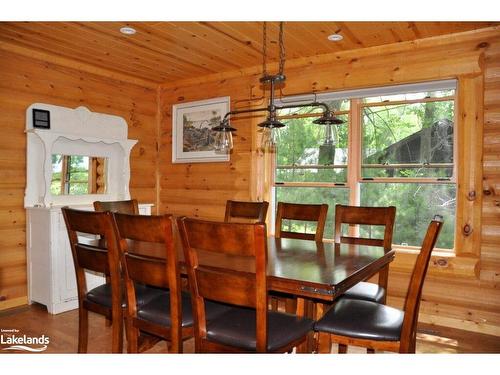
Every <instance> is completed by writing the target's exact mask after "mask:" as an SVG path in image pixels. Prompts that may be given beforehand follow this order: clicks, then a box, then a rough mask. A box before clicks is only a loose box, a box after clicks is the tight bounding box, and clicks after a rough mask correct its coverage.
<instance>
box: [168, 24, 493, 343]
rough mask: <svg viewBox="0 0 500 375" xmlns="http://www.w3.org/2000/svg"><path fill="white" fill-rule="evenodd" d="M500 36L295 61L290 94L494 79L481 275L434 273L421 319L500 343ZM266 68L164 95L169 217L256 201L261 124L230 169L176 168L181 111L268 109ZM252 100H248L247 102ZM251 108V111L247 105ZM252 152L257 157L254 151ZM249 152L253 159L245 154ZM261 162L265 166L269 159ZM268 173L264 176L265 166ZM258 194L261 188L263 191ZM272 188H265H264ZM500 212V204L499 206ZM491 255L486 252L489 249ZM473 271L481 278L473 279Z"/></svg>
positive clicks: (400, 271) (401, 274) (246, 123)
mask: <svg viewBox="0 0 500 375" xmlns="http://www.w3.org/2000/svg"><path fill="white" fill-rule="evenodd" d="M498 61H500V34H499V32H498V30H493V31H492V30H490V32H486V33H485V34H484V35H481V33H477V34H474V35H473V34H468V35H464V36H460V37H450V38H438V39H433V40H418V41H416V42H415V43H412V44H408V43H402V44H401V45H397V44H393V45H390V46H387V47H376V48H371V49H362V50H358V51H356V52H355V53H349V52H336V53H335V54H333V55H328V56H327V55H325V56H315V57H312V58H310V59H307V58H302V59H299V60H291V61H288V62H287V68H286V75H287V83H286V86H285V87H284V89H283V92H284V93H286V94H295V93H304V92H310V91H311V90H313V91H317V92H321V91H335V90H342V89H351V88H363V87H373V86H383V85H391V84H398V83H410V82H420V81H428V80H438V79H447V78H456V77H461V76H463V77H470V76H484V134H483V136H484V148H483V160H484V162H483V168H482V170H483V173H484V176H483V177H484V186H485V188H484V189H485V191H489V192H490V193H489V194H488V193H486V194H483V200H482V208H483V209H482V211H483V215H482V216H483V222H482V228H480V229H479V230H480V231H481V235H482V237H481V241H480V244H481V258H480V262H479V269H478V273H477V274H475V273H471V274H470V275H461V274H460V273H459V272H458V271H457V272H456V273H454V272H453V270H452V271H451V272H448V273H446V274H445V273H443V272H440V270H439V269H438V268H437V267H431V269H430V272H429V277H428V278H427V280H426V284H425V286H424V293H423V300H422V308H421V313H420V320H421V321H424V322H427V323H432V324H441V325H445V326H450V327H455V328H461V329H467V330H472V331H477V332H483V333H489V334H494V335H498V336H500V289H499V284H498V282H499V278H500V247H499V246H498V244H500V207H499V206H496V202H499V201H500V197H499V195H500V171H499V166H500V163H499V162H498V160H499V159H498V154H499V153H500V94H499V86H498V82H499V81H500V65H499V63H498ZM259 75H260V74H259V73H258V68H256V69H247V70H244V71H239V72H238V71H234V72H232V73H230V72H229V73H227V74H215V75H210V76H205V77H200V78H199V79H187V80H183V81H178V82H167V83H165V84H164V85H162V86H161V94H160V111H161V122H160V132H161V136H160V166H159V172H160V176H159V177H160V178H159V183H160V188H161V193H160V210H161V212H168V213H174V214H180V215H188V216H195V217H200V218H206V219H222V217H223V215H224V201H225V199H226V198H231V199H246V198H252V197H255V194H254V193H253V192H254V191H255V189H254V186H252V183H255V181H260V183H264V182H263V181H262V176H254V175H252V173H254V171H255V170H259V168H257V167H256V166H255V163H256V161H257V160H260V159H259V158H258V156H257V152H256V150H255V146H253V147H252V145H253V144H254V140H255V137H256V130H257V128H256V126H255V120H254V121H251V120H241V121H239V123H238V124H235V127H236V128H237V129H238V135H239V136H240V137H241V138H244V139H245V141H244V142H242V141H241V139H240V140H238V139H235V150H234V154H233V155H232V156H231V162H230V163H220V164H217V163H212V164H202V163H197V164H177V165H174V164H172V163H171V110H172V105H174V104H177V103H183V102H189V101H194V100H201V99H208V98H214V97H218V96H226V95H227V96H231V108H234V107H235V106H237V105H238V104H239V103H245V105H248V104H247V103H252V102H254V103H255V104H254V105H256V106H257V105H259V104H261V102H260V101H259V99H258V98H259V97H260V96H261V95H262V91H261V89H260V88H259V83H258V78H259ZM245 101H246V102H245ZM239 105H243V104H239ZM248 147H252V148H251V150H252V151H251V152H248V151H247V149H248ZM243 149H245V151H244V150H243ZM259 162H260V161H259ZM260 170H263V168H261V169H260ZM256 190H258V189H256ZM264 190H265V188H264ZM498 204H499V205H500V203H498ZM483 250H484V251H483ZM400 265H401V261H400V262H397V261H396V262H395V263H394V265H393V267H392V269H391V272H390V276H389V298H388V301H389V303H390V304H392V305H394V306H398V307H402V304H403V299H404V296H405V295H406V290H407V286H408V282H409V278H410V266H411V264H410V265H408V264H405V265H404V267H401V266H400ZM468 272H469V273H470V272H471V271H468Z"/></svg>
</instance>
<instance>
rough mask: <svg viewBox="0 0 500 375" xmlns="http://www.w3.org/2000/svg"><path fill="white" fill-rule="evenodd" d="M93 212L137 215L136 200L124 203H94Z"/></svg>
mask: <svg viewBox="0 0 500 375" xmlns="http://www.w3.org/2000/svg"><path fill="white" fill-rule="evenodd" d="M94 210H96V211H110V212H118V213H120V214H131V215H139V204H138V203H137V199H130V200H124V201H95V202H94Z"/></svg>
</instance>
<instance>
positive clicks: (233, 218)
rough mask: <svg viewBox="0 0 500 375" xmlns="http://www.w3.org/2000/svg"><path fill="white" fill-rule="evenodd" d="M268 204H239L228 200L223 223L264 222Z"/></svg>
mask: <svg viewBox="0 0 500 375" xmlns="http://www.w3.org/2000/svg"><path fill="white" fill-rule="evenodd" d="M268 207H269V202H266V201H264V202H239V201H232V200H228V201H227V202H226V214H225V216H224V221H225V222H226V223H230V222H257V223H264V222H265V221H266V215H267V209H268Z"/></svg>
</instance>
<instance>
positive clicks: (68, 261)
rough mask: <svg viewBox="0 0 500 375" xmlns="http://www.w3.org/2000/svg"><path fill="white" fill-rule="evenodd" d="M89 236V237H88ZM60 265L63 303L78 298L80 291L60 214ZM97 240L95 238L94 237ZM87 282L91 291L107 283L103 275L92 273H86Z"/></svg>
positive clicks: (60, 291)
mask: <svg viewBox="0 0 500 375" xmlns="http://www.w3.org/2000/svg"><path fill="white" fill-rule="evenodd" d="M87 236H88V235H87ZM57 238H58V251H57V254H58V264H59V272H58V275H59V294H60V298H61V301H69V300H73V299H76V298H78V290H77V285H76V274H75V266H74V263H73V254H72V253H71V247H70V244H69V239H68V233H67V231H66V224H65V223H64V218H63V217H62V214H59V225H58V235H57ZM94 238H95V237H94ZM85 278H86V280H87V290H91V289H93V288H95V287H97V286H99V285H102V284H104V283H105V282H106V279H105V278H104V276H103V275H102V274H99V273H95V272H92V271H86V272H85Z"/></svg>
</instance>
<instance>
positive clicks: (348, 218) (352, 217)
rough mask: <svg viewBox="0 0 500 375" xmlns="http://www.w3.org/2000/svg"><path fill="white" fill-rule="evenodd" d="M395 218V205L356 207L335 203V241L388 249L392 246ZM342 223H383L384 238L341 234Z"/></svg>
mask: <svg viewBox="0 0 500 375" xmlns="http://www.w3.org/2000/svg"><path fill="white" fill-rule="evenodd" d="M395 218H396V207H394V206H389V207H357V206H344V205H341V204H337V205H336V206H335V242H336V243H353V244H360V245H371V246H381V247H384V249H390V248H391V246H392V234H393V231H394V220H395ZM342 224H349V225H356V224H360V225H383V226H384V227H385V228H384V238H383V239H378V238H364V237H350V236H342Z"/></svg>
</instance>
